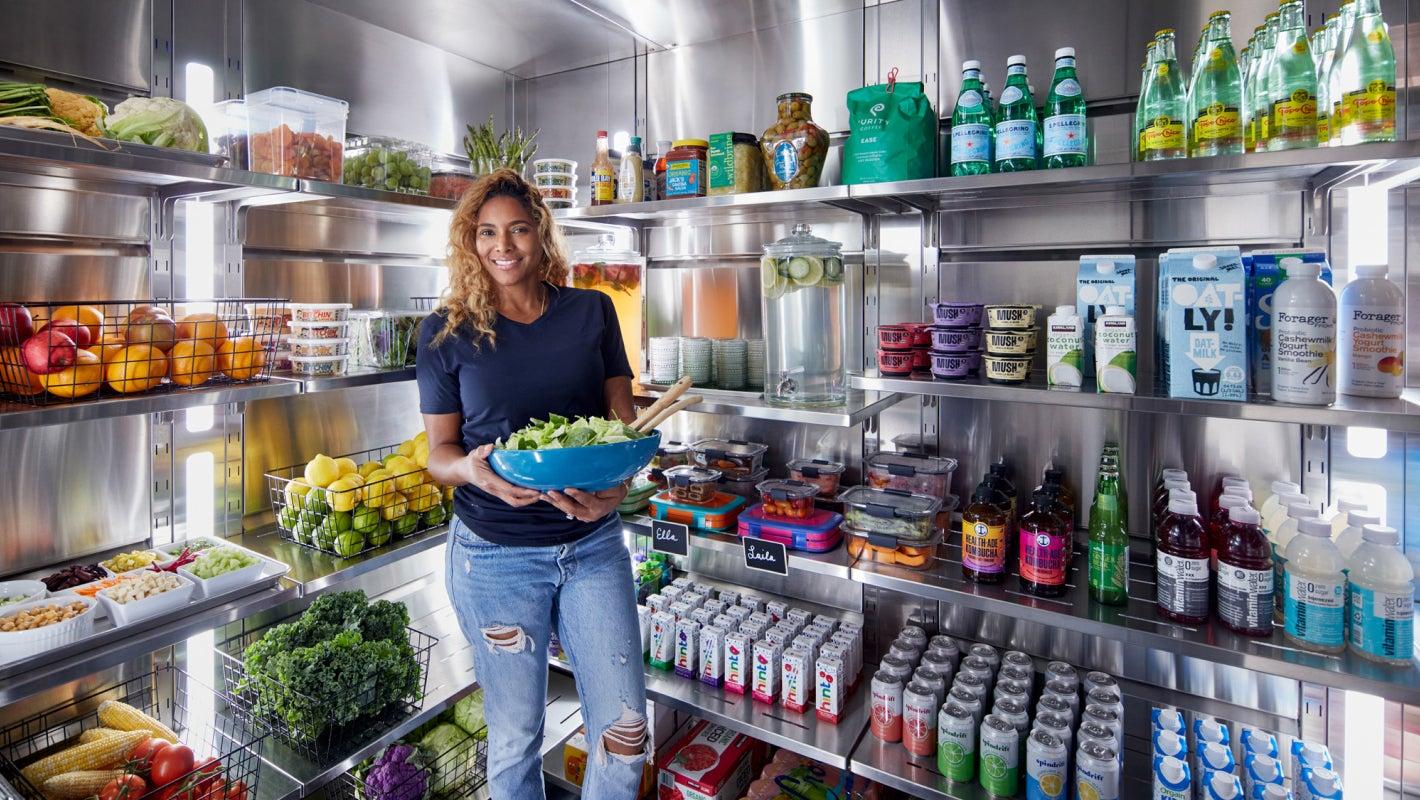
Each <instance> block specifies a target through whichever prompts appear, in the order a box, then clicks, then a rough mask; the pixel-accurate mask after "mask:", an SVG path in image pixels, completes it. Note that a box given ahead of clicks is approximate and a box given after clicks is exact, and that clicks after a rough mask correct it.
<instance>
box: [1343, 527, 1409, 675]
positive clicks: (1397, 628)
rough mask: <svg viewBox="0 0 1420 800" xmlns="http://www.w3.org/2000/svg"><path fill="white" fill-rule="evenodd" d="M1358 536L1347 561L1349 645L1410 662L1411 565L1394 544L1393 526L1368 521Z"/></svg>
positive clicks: (1371, 655)
mask: <svg viewBox="0 0 1420 800" xmlns="http://www.w3.org/2000/svg"><path fill="white" fill-rule="evenodd" d="M1362 536H1363V537H1364V541H1363V542H1362V543H1361V546H1360V547H1358V548H1356V552H1354V553H1352V554H1351V558H1350V559H1349V560H1348V562H1347V567H1348V573H1347V574H1348V579H1349V583H1348V586H1349V591H1348V593H1347V603H1346V605H1347V615H1348V616H1349V617H1350V621H1351V624H1350V626H1349V628H1350V646H1351V650H1352V651H1353V652H1355V653H1359V654H1360V655H1362V656H1365V657H1366V658H1369V659H1372V660H1375V661H1380V662H1382V663H1384V664H1394V665H1397V666H1408V665H1409V664H1410V660H1411V657H1412V653H1413V651H1414V648H1415V613H1414V598H1415V569H1414V568H1413V567H1411V566H1410V561H1409V559H1407V558H1406V557H1405V556H1404V555H1403V554H1401V552H1400V550H1399V548H1398V547H1397V545H1398V544H1399V543H1400V534H1399V533H1398V532H1396V530H1395V528H1389V527H1386V526H1384V525H1367V526H1366V527H1365V531H1364V533H1363V534H1362Z"/></svg>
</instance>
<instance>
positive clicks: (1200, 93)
mask: <svg viewBox="0 0 1420 800" xmlns="http://www.w3.org/2000/svg"><path fill="white" fill-rule="evenodd" d="M1231 29H1232V18H1231V16H1230V15H1229V14H1228V12H1226V11H1215V12H1213V14H1212V15H1211V16H1210V17H1209V18H1208V30H1207V43H1206V44H1205V45H1204V47H1203V49H1202V60H1201V62H1200V63H1199V64H1198V66H1196V67H1195V68H1194V72H1193V74H1194V83H1193V85H1194V94H1195V95H1196V97H1195V99H1194V103H1193V112H1192V113H1193V119H1192V122H1191V124H1190V127H1189V131H1190V132H1189V137H1188V141H1189V155H1191V156H1221V155H1236V154H1238V153H1241V152H1242V151H1243V138H1242V121H1241V118H1240V116H1241V115H1240V112H1241V107H1242V81H1241V78H1240V76H1239V72H1238V60H1237V56H1236V54H1234V52H1233V39H1232V33H1231Z"/></svg>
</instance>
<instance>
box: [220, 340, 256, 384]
mask: <svg viewBox="0 0 1420 800" xmlns="http://www.w3.org/2000/svg"><path fill="white" fill-rule="evenodd" d="M264 366H266V351H265V350H263V349H262V347H261V345H260V344H258V343H257V341H256V339H253V338H252V337H250V336H238V337H237V338H235V339H228V340H227V342H226V343H225V344H223V345H222V347H221V348H219V349H218V350H217V367H218V369H220V370H222V373H223V374H224V375H226V376H227V377H228V378H231V379H232V380H235V381H248V380H251V379H252V378H255V377H256V375H257V373H259V372H261V368H262V367H264Z"/></svg>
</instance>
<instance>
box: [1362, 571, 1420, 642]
mask: <svg viewBox="0 0 1420 800" xmlns="http://www.w3.org/2000/svg"><path fill="white" fill-rule="evenodd" d="M1350 591H1351V601H1350V609H1351V646H1352V647H1354V648H1356V649H1357V650H1360V651H1361V652H1363V653H1367V654H1369V655H1373V656H1378V657H1380V658H1389V659H1409V658H1411V657H1412V651H1413V650H1414V647H1415V616H1414V612H1415V598H1414V596H1413V595H1411V594H1409V593H1406V594H1390V593H1387V592H1379V591H1376V590H1375V589H1369V588H1366V587H1364V586H1352V587H1351V589H1350Z"/></svg>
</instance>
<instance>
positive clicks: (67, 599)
mask: <svg viewBox="0 0 1420 800" xmlns="http://www.w3.org/2000/svg"><path fill="white" fill-rule="evenodd" d="M75 601H77V602H80V603H83V604H84V605H86V606H88V607H89V610H88V611H85V612H84V613H82V614H80V615H79V616H77V617H73V618H71V619H66V620H64V621H63V622H58V623H55V624H54V625H47V626H45V627H43V628H35V629H34V630H29V631H11V632H8V633H0V662H4V661H18V660H20V659H23V658H29V657H30V656H34V655H38V654H40V653H43V652H45V651H47V650H53V649H55V648H56V647H63V646H65V645H68V644H73V643H74V642H77V641H79V640H80V639H83V638H84V637H86V636H88V635H89V634H91V633H93V631H94V619H95V617H96V616H97V615H96V613H95V609H96V608H97V606H98V604H97V603H95V602H94V601H93V600H90V599H89V598H87V597H80V596H78V595H68V596H59V597H50V598H46V599H43V600H34V601H31V602H28V603H21V604H19V605H15V606H8V607H6V608H5V609H4V610H3V611H0V617H7V616H9V615H11V614H14V613H16V612H18V611H21V610H23V609H26V608H33V607H35V606H44V605H50V604H65V603H73V602H75Z"/></svg>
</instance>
